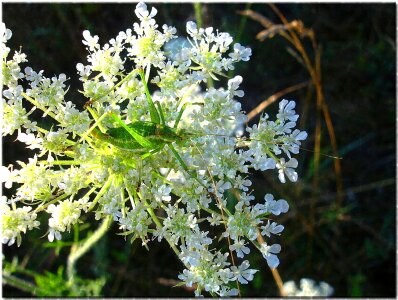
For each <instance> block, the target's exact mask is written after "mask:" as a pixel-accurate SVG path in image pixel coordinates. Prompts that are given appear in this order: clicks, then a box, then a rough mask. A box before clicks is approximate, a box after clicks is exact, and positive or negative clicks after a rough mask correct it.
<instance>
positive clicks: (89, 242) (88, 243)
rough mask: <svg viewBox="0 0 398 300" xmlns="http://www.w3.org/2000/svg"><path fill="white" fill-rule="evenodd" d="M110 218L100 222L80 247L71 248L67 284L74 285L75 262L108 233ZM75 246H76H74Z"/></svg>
mask: <svg viewBox="0 0 398 300" xmlns="http://www.w3.org/2000/svg"><path fill="white" fill-rule="evenodd" d="M112 219H113V217H112V216H107V217H106V218H105V219H104V221H103V222H102V224H101V226H100V227H98V229H97V230H96V231H94V233H93V234H91V235H90V236H89V237H88V238H87V239H86V240H84V241H83V242H81V243H80V246H78V247H77V248H74V247H73V246H72V249H71V253H70V254H69V257H68V263H67V276H68V283H69V284H70V285H73V283H74V277H75V273H76V270H75V264H76V262H77V260H78V259H79V258H80V257H82V256H83V255H84V254H85V253H87V251H88V250H90V249H91V247H92V246H93V245H94V244H95V243H96V242H98V241H99V239H101V238H102V237H103V236H104V234H105V233H106V232H107V231H108V229H109V227H110V225H111V224H112ZM75 246H77V245H76V244H75Z"/></svg>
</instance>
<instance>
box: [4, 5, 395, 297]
mask: <svg viewBox="0 0 398 300" xmlns="http://www.w3.org/2000/svg"><path fill="white" fill-rule="evenodd" d="M152 5H153V6H155V7H156V8H157V9H158V15H157V17H156V19H157V22H158V24H160V25H162V24H164V23H166V24H168V25H173V26H175V27H176V28H177V31H178V34H179V35H185V23H186V22H187V21H188V20H195V12H194V6H193V5H192V4H190V3H184V4H181V3H178V4H177V3H176V4H166V3H157V4H154V3H151V4H150V6H152ZM276 7H277V8H278V9H279V11H280V13H281V14H282V15H283V16H284V17H285V18H286V19H287V20H288V21H289V22H290V21H293V20H301V21H302V22H303V24H304V26H305V27H306V28H308V29H312V30H313V33H314V36H315V37H316V41H317V46H319V47H318V48H316V49H317V50H314V48H313V45H312V44H311V40H310V39H308V38H306V37H303V39H302V40H301V41H302V45H303V47H304V48H305V51H306V53H307V54H308V57H309V58H310V60H311V61H315V58H314V57H315V56H316V54H317V53H318V54H320V56H319V57H320V60H319V66H320V70H321V72H319V73H318V75H321V76H318V79H319V78H320V80H319V81H318V88H319V87H321V90H322V93H323V94H322V96H323V102H322V104H321V106H322V105H323V107H326V106H327V110H328V113H329V117H330V120H329V121H331V122H329V124H328V123H327V120H326V119H325V113H324V110H323V111H321V110H319V103H318V110H317V101H318V100H319V97H318V96H319V95H318V94H317V89H316V88H314V85H313V84H312V83H311V82H312V81H311V78H310V76H309V73H308V71H307V68H306V66H305V65H303V64H302V63H300V59H298V57H297V54H295V55H293V54H292V53H297V49H295V48H294V46H293V45H291V44H289V42H288V41H287V40H286V39H285V38H283V36H281V35H279V34H278V33H277V34H275V36H273V37H272V38H267V39H265V40H264V41H259V40H258V39H256V35H257V33H259V32H260V31H262V30H264V27H263V26H262V25H261V24H260V23H258V22H256V21H254V20H253V19H252V18H249V17H244V16H242V15H241V14H238V11H241V10H245V9H251V10H252V11H254V12H257V13H260V14H261V15H262V16H263V17H266V18H267V19H268V20H270V21H271V22H273V23H275V24H281V19H280V18H279V17H278V15H277V14H276V13H275V11H274V10H273V9H272V7H270V6H269V5H267V4H265V3H256V4H245V3H243V4H238V3H236V4H226V3H223V4H221V3H219V4H215V3H206V4H201V5H200V7H199V10H200V12H201V15H202V21H203V26H212V27H214V28H218V29H219V30H220V31H227V32H229V33H230V34H231V35H232V36H234V37H236V39H235V41H236V42H239V43H241V44H243V45H246V46H249V47H251V48H252V51H253V55H252V58H251V60H250V61H249V62H247V63H243V62H242V63H240V64H239V65H238V66H237V69H236V70H235V71H234V73H232V74H229V75H237V74H239V75H241V76H242V77H243V78H244V82H243V84H242V89H243V90H244V91H245V97H244V98H243V103H242V105H243V108H244V110H245V111H247V112H250V111H251V110H252V109H254V108H255V107H256V106H257V105H259V104H260V103H261V102H262V101H263V100H266V99H268V98H269V97H270V96H272V95H275V94H277V93H278V92H280V91H283V90H285V89H286V88H289V87H292V86H293V87H295V86H296V85H297V84H300V83H304V85H303V84H302V85H301V86H300V88H292V92H290V93H287V94H284V95H283V96H281V97H277V96H278V95H280V94H277V96H276V98H277V99H278V100H277V101H276V102H274V103H273V104H271V105H269V106H268V107H267V108H266V112H267V113H269V114H270V115H271V116H273V115H274V112H276V111H277V108H278V104H277V102H278V101H279V100H281V99H282V98H287V99H292V100H293V99H294V100H296V102H297V111H298V112H299V113H300V119H301V121H300V126H299V128H300V129H303V130H306V131H307V132H308V134H309V137H308V139H307V141H306V142H305V143H304V144H303V147H304V148H306V149H312V150H314V145H315V144H316V141H317V139H318V140H319V141H320V144H319V145H320V152H321V153H323V154H328V155H333V147H332V142H333V137H331V135H330V124H332V127H333V131H334V133H335V138H334V142H335V144H336V145H337V148H338V155H339V156H341V157H343V159H342V160H340V161H339V162H338V164H339V166H336V162H335V160H334V159H333V158H330V157H327V156H323V155H321V156H319V163H316V161H315V162H314V157H316V156H317V155H316V154H314V153H312V152H310V151H302V152H301V153H300V155H299V156H298V157H297V158H298V160H299V181H298V183H296V184H292V183H286V184H281V183H279V182H278V179H277V178H276V175H275V174H274V173H272V174H271V173H264V174H262V173H255V174H253V181H254V186H253V187H254V189H255V195H256V198H257V199H262V197H263V195H264V194H265V193H267V192H271V193H273V194H274V195H275V197H276V198H278V199H279V198H284V199H286V200H288V202H289V204H290V206H291V209H290V211H289V213H288V214H287V215H286V216H285V217H281V218H279V221H280V222H281V223H282V224H283V225H284V226H285V231H284V232H283V234H282V236H281V237H280V238H277V239H275V240H274V241H275V242H278V243H280V244H281V245H282V252H281V254H280V256H279V257H280V260H281V264H280V266H279V267H278V271H279V273H280V275H281V278H282V280H283V281H288V280H295V281H296V282H298V281H299V279H300V278H304V277H306V278H312V279H314V280H316V281H326V282H328V283H329V284H330V285H332V286H333V288H334V289H335V292H334V296H337V297H395V296H396V240H395V239H396V234H395V230H396V197H395V195H396V190H395V183H396V181H395V177H396V174H395V171H396V167H395V166H396V153H395V149H396V144H395V140H396V131H395V116H396V90H395V87H396V5H395V4H364V3H357V4H277V5H276ZM2 8H3V22H5V24H6V26H7V27H8V28H10V29H11V30H12V32H13V36H12V39H11V40H10V42H9V44H8V45H9V47H10V48H11V49H12V50H18V49H20V46H22V51H23V52H24V53H26V54H27V56H28V60H29V63H28V65H29V66H31V67H32V68H33V69H34V70H36V71H39V70H44V71H45V72H44V74H45V75H46V76H48V77H50V76H52V75H55V74H59V73H65V74H67V76H68V77H69V78H70V80H69V84H70V91H69V93H68V94H67V99H68V100H71V101H74V102H75V103H77V104H78V105H79V106H80V107H81V105H82V104H83V103H84V102H85V101H86V99H83V98H82V97H81V95H80V94H79V93H77V92H76V91H77V90H78V89H80V88H81V86H80V83H79V81H78V76H77V75H76V68H75V66H76V64H77V63H78V62H83V63H85V62H86V59H85V57H86V55H87V53H86V51H85V49H84V45H82V43H81V40H82V31H83V30H84V29H89V30H90V31H91V33H92V34H93V35H94V34H95V35H98V36H99V37H100V42H101V43H102V44H104V43H105V42H107V41H108V40H109V39H110V38H112V37H115V36H116V35H117V34H118V32H119V31H121V30H125V29H126V28H132V24H133V22H136V21H137V19H136V17H135V15H134V9H135V4H134V3H131V4H99V3H98V4H71V3H69V4H61V3H59V4H49V3H47V4H33V3H18V4H17V3H3V4H2ZM296 87H297V86H296ZM317 99H318V100H317ZM257 120H258V116H257V117H256V118H254V119H253V122H255V121H257ZM328 126H329V127H328ZM317 130H318V131H317ZM14 140H15V136H12V137H6V138H4V139H3V151H4V153H3V165H8V164H9V163H13V162H15V161H16V160H23V161H27V157H30V156H32V153H31V152H29V151H28V150H27V149H25V148H23V146H22V145H19V144H18V143H13V141H14ZM339 167H340V168H341V170H340V171H339V170H337V171H336V168H339ZM42 223H44V224H45V223H46V220H42ZM91 226H92V228H95V227H96V226H97V224H96V223H95V222H91ZM116 227H117V226H113V228H112V230H111V231H112V232H110V233H109V234H108V235H107V236H106V237H105V238H103V239H102V240H101V241H100V242H99V243H98V244H97V245H96V246H95V248H94V249H93V250H92V251H91V252H90V254H88V255H86V256H84V257H83V258H82V259H80V260H79V262H78V266H77V270H78V275H79V276H80V277H81V278H84V279H95V278H103V279H105V280H106V283H105V284H104V287H103V288H102V290H101V291H98V292H99V293H100V294H99V295H102V296H113V297H133V296H136V297H138V296H145V297H150V296H162V297H173V296H192V292H191V291H189V290H186V289H185V288H184V287H173V286H174V285H175V284H176V283H177V282H176V281H175V280H176V279H177V274H179V272H181V271H182V265H181V263H180V262H179V261H178V260H177V259H176V257H175V256H174V254H173V252H172V251H170V249H169V247H168V245H166V244H165V243H161V244H159V243H157V242H156V241H154V242H151V243H150V245H149V246H150V251H149V252H148V251H147V250H146V249H145V248H143V247H142V246H141V243H140V242H139V241H136V242H134V243H133V244H132V245H131V244H130V243H129V242H125V241H124V239H123V237H121V236H117V235H116V234H115V233H117V232H118V230H117V228H116ZM44 234H45V228H44V226H43V228H42V229H41V230H36V231H33V232H29V234H27V235H26V236H24V239H23V242H22V246H21V247H20V248H18V247H17V246H16V245H13V246H11V247H3V252H4V254H5V258H6V261H8V262H11V261H12V259H13V257H14V258H15V257H17V258H18V265H19V266H20V268H22V269H26V270H31V271H33V272H35V275H33V276H31V277H29V276H28V275H27V274H26V272H25V273H24V272H23V271H21V272H20V274H19V275H16V276H17V277H18V276H20V278H23V279H26V280H28V281H29V280H30V281H31V282H32V283H35V284H37V285H40V284H41V285H45V286H47V287H51V289H53V291H54V295H53V296H67V295H70V294H69V292H68V291H67V290H65V291H63V290H62V287H61V286H62V276H63V275H62V266H63V265H64V264H65V260H66V258H67V255H68V250H69V249H68V247H58V248H54V247H52V246H51V245H49V244H47V243H46V242H47V239H46V237H42V235H44ZM72 235H73V233H71V234H70V235H69V236H68V235H64V236H65V240H66V241H67V240H68V238H69V240H72ZM43 245H44V246H45V247H43ZM250 261H251V265H252V266H253V267H255V268H258V269H260V272H258V273H257V274H256V276H255V279H254V281H253V282H252V283H251V284H250V285H249V286H241V288H242V294H243V295H245V296H247V297H265V296H278V289H277V287H276V284H275V282H274V279H273V277H272V275H271V272H270V270H269V268H268V267H267V264H266V262H265V260H264V259H263V258H262V256H261V255H260V254H258V253H257V252H256V251H255V250H254V249H253V251H252V253H251V255H250ZM49 272H50V273H49ZM57 274H58V275H57ZM40 276H41V277H40ZM32 278H34V279H32ZM87 284H88V283H87ZM51 289H50V290H51ZM57 289H58V291H57ZM61 290H62V291H61ZM56 293H57V294H56ZM29 295H31V294H29V293H28V292H23V291H21V290H19V289H15V288H13V287H11V286H9V285H5V286H3V296H4V297H19V296H29ZM49 295H51V294H49Z"/></svg>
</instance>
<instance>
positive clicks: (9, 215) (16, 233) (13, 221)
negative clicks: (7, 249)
mask: <svg viewBox="0 0 398 300" xmlns="http://www.w3.org/2000/svg"><path fill="white" fill-rule="evenodd" d="M31 210H32V207H30V206H23V207H19V208H15V205H11V207H10V205H9V203H8V202H7V200H6V199H5V197H1V198H0V217H1V230H2V232H1V240H2V243H3V244H7V245H8V246H11V245H12V244H14V243H15V240H17V244H18V246H19V245H20V244H21V241H22V237H21V232H23V233H26V230H27V229H29V230H31V229H33V228H35V227H39V225H40V223H39V221H37V220H36V217H37V214H36V213H34V212H31Z"/></svg>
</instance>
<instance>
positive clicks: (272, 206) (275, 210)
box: [264, 194, 289, 216]
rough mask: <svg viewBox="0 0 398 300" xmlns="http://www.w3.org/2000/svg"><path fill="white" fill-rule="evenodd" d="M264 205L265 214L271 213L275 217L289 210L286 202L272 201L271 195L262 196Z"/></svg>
mask: <svg viewBox="0 0 398 300" xmlns="http://www.w3.org/2000/svg"><path fill="white" fill-rule="evenodd" d="M264 200H265V204H264V209H265V211H266V212H269V213H272V214H273V215H275V216H278V215H280V214H281V213H286V212H287V211H288V210H289V204H288V203H287V201H286V200H284V199H280V200H277V201H276V200H274V196H272V194H266V195H265V196H264Z"/></svg>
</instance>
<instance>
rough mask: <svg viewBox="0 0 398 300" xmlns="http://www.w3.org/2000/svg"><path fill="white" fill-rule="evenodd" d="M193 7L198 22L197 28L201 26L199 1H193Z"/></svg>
mask: <svg viewBox="0 0 398 300" xmlns="http://www.w3.org/2000/svg"><path fill="white" fill-rule="evenodd" d="M193 8H194V9H195V19H196V23H197V24H198V28H202V25H203V22H202V6H201V4H200V2H195V3H194V4H193Z"/></svg>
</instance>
